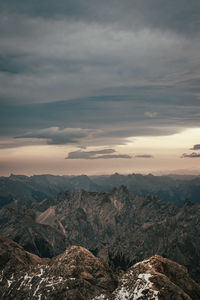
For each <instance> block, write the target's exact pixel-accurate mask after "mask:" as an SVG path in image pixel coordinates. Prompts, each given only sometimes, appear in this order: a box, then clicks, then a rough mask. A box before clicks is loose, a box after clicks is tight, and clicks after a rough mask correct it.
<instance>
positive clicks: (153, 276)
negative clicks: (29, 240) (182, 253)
mask: <svg viewBox="0 0 200 300" xmlns="http://www.w3.org/2000/svg"><path fill="white" fill-rule="evenodd" d="M0 262H1V263H0V282H1V289H0V298H1V299H3V300H4V299H5V300H7V299H16V300H18V299H26V300H28V299H30V300H32V299H33V300H34V299H38V300H43V299H68V300H92V299H93V300H103V299H104V300H105V299H107V300H123V299H126V300H145V299H149V300H164V299H165V300H167V299H176V300H179V299H182V300H198V299H199V298H200V286H199V285H198V284H197V283H196V282H194V281H193V280H192V279H191V278H190V277H189V274H188V272H187V270H186V268H184V267H183V266H181V265H179V264H177V263H175V262H173V261H170V260H168V259H166V258H163V257H161V256H158V255H154V256H153V257H151V258H149V259H147V260H144V261H142V262H140V263H137V264H135V265H134V266H132V267H131V268H129V269H128V270H127V271H126V272H124V273H123V274H121V275H119V274H118V275H116V274H114V273H113V271H112V270H111V269H110V268H109V267H108V266H107V265H106V264H105V263H104V262H103V261H102V260H100V259H99V258H97V257H95V256H94V255H93V254H92V253H91V252H90V251H88V250H87V249H85V248H83V247H80V246H71V247H69V248H67V249H66V250H65V251H64V252H63V253H62V254H61V255H59V256H57V257H54V258H52V259H45V258H39V257H38V256H36V255H34V254H31V253H29V252H26V251H24V250H23V248H22V247H21V246H20V245H18V244H17V243H15V242H13V241H10V240H6V239H3V238H0Z"/></svg>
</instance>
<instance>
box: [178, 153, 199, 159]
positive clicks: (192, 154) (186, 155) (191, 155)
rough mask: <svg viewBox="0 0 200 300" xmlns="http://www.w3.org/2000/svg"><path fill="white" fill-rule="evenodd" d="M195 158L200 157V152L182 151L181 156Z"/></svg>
mask: <svg viewBox="0 0 200 300" xmlns="http://www.w3.org/2000/svg"><path fill="white" fill-rule="evenodd" d="M187 157H189V158H197V157H200V153H197V152H192V153H190V154H187V153H183V155H182V156H181V158H187Z"/></svg>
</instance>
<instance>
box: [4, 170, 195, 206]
mask: <svg viewBox="0 0 200 300" xmlns="http://www.w3.org/2000/svg"><path fill="white" fill-rule="evenodd" d="M121 185H124V186H126V187H127V188H128V189H129V191H130V192H131V193H133V194H134V195H140V196H145V195H147V194H154V195H157V196H158V197H160V198H161V199H163V200H165V201H167V202H172V203H175V204H177V205H180V206H181V205H182V204H183V202H184V200H185V199H189V200H190V201H192V202H199V195H200V176H178V175H171V176H154V175H152V174H149V175H141V174H134V173H133V174H129V175H120V174H118V173H115V174H113V175H110V176H105V175H104V176H90V177H88V176H86V175H80V176H54V175H34V176H30V177H28V176H24V175H13V174H11V175H10V176H9V177H0V207H3V206H4V205H7V204H9V203H11V202H13V201H14V200H18V201H20V203H21V205H22V206H28V207H30V205H31V203H32V202H33V201H34V202H41V201H43V200H44V199H53V198H54V197H55V196H56V195H57V194H58V193H59V192H62V191H66V190H69V189H71V190H72V189H73V190H80V189H84V190H86V191H88V192H105V191H111V190H112V189H113V188H115V187H120V186H121Z"/></svg>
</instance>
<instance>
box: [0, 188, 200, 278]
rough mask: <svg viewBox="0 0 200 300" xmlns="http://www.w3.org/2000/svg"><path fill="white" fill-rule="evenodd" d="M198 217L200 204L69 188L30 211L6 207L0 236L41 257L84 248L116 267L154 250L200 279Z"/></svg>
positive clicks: (116, 191)
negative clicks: (178, 204) (173, 202)
mask: <svg viewBox="0 0 200 300" xmlns="http://www.w3.org/2000/svg"><path fill="white" fill-rule="evenodd" d="M199 219H200V203H191V202H190V201H185V203H184V205H183V206H182V207H177V206H176V205H174V204H172V203H168V202H166V201H163V200H160V199H159V198H158V197H157V196H152V195H148V196H133V194H132V193H130V192H129V191H128V190H127V188H126V187H124V186H121V187H120V188H115V189H113V190H112V191H111V192H86V191H83V190H79V191H66V192H63V193H60V194H59V195H58V196H57V197H55V198H54V199H52V200H44V201H43V202H41V203H36V204H35V206H33V207H32V209H31V210H30V209H29V210H21V208H18V207H17V205H16V207H12V208H9V207H4V208H2V209H1V210H0V220H1V222H0V235H2V236H4V237H6V238H11V239H13V240H15V241H17V242H19V243H20V244H21V245H23V246H24V247H25V249H26V250H29V251H32V252H34V253H36V254H39V255H40V256H43V257H44V256H48V257H50V256H53V255H56V254H59V253H61V252H62V251H63V249H64V247H67V246H70V245H77V246H83V247H85V248H87V249H89V250H90V251H92V253H94V254H95V255H97V256H98V257H101V258H103V259H105V260H106V261H107V262H108V263H109V265H110V266H111V267H112V269H114V270H120V269H124V270H126V269H127V268H128V267H129V266H131V265H133V264H134V263H136V262H137V261H140V260H143V259H144V258H145V257H150V256H152V255H154V254H155V253H156V254H159V255H161V256H164V257H167V258H170V259H172V260H174V261H176V262H178V263H180V264H182V265H184V266H186V267H187V268H188V270H189V272H190V275H191V277H192V278H193V279H194V280H196V281H199V282H200V264H199V263H198V262H199V261H200V252H199V246H200V236H199V232H200V222H199ZM48 249H49V252H48Z"/></svg>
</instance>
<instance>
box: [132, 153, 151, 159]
mask: <svg viewBox="0 0 200 300" xmlns="http://www.w3.org/2000/svg"><path fill="white" fill-rule="evenodd" d="M135 157H136V158H153V156H152V155H150V154H140V155H136V156H135Z"/></svg>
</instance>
